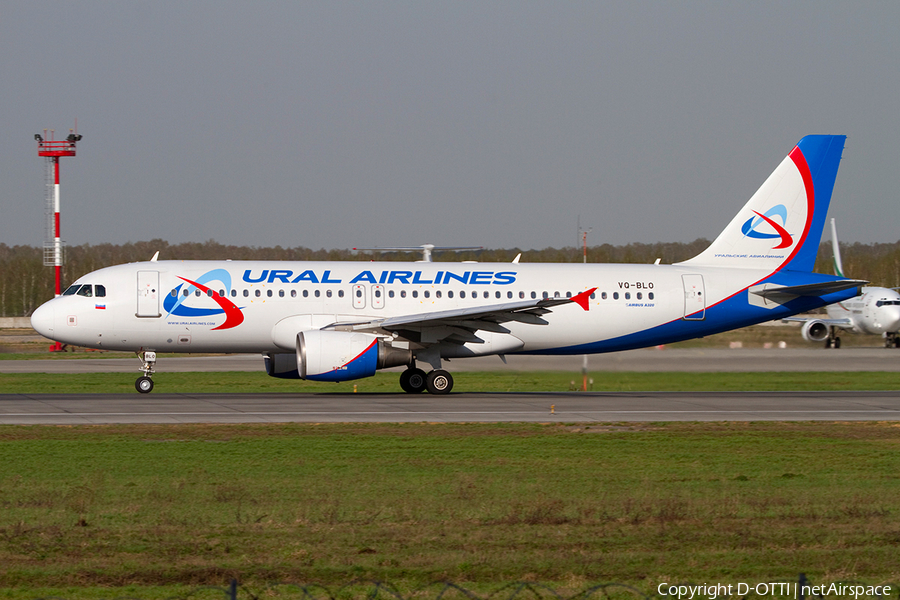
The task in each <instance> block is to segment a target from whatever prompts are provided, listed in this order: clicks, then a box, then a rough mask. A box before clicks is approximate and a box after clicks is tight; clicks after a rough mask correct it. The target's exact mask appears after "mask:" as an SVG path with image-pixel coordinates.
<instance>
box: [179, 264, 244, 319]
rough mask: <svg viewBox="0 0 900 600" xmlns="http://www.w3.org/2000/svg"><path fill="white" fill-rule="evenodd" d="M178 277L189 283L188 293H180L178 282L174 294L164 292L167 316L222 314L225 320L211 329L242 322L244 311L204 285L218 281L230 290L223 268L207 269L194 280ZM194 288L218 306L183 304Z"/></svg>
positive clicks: (229, 279)
mask: <svg viewBox="0 0 900 600" xmlns="http://www.w3.org/2000/svg"><path fill="white" fill-rule="evenodd" d="M178 279H180V280H182V281H184V282H185V283H188V284H189V287H188V288H187V292H188V293H187V295H184V294H182V293H181V290H182V288H183V287H184V284H179V285H178V287H177V288H175V295H174V296H173V295H172V294H166V299H165V300H163V308H164V309H166V312H167V313H168V314H166V317H167V318H168V316H169V315H176V316H179V317H211V316H214V315H221V314H224V315H225V322H224V323H222V324H221V325H219V326H218V327H213V328H212V331H215V330H217V329H231V328H232V327H237V326H238V325H240V324H241V323H243V322H244V313H242V312H241V309H240V308H238V307H237V305H235V304H234V302H232V301H231V300H229V299H228V298H225V297H224V296H222V295H221V294H219V292H216V291H215V290H212V289H210V288H209V287H208V286H206V285H204V284H207V283H211V282H213V281H219V282H221V283H222V284H223V286H224V288H225V290H230V289H231V275H230V274H229V273H228V271H226V270H225V269H213V270H212V271H208V272H206V273H204V274H203V275H201V276H200V277H198V278H197V280H196V281H192V280H190V279H186V278H184V277H179V278H178ZM195 290H199V291H200V292H201V293H202V294H204V295H206V296H207V297H209V298H212V300H213V301H215V303H216V304H218V305H219V308H198V307H194V306H188V305H187V304H185V301H186V300H188V299H189V298H192V297H193V296H194V294H192V292H194V291H195ZM226 293H227V291H226Z"/></svg>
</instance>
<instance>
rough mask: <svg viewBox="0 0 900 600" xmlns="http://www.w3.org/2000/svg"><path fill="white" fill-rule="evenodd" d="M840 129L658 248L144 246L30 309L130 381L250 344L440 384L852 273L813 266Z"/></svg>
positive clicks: (702, 320)
mask: <svg viewBox="0 0 900 600" xmlns="http://www.w3.org/2000/svg"><path fill="white" fill-rule="evenodd" d="M844 139H845V137H844V136H839V135H812V136H807V137H804V138H803V139H802V140H800V141H799V142H798V143H797V146H795V147H794V148H793V149H792V150H791V152H790V153H789V154H788V156H787V157H786V158H784V160H783V161H782V162H781V163H780V164H779V165H778V166H777V167H776V169H775V170H774V172H773V173H772V174H771V175H770V176H769V177H768V178H767V179H766V181H765V182H764V183H763V185H762V187H760V189H759V190H758V191H757V192H756V193H755V194H753V196H752V197H751V198H750V200H749V201H748V202H747V203H746V205H745V206H744V207H743V208H742V209H741V210H740V212H738V214H737V215H736V216H735V217H734V219H733V220H732V221H731V222H730V223H729V224H728V226H727V227H726V228H725V230H724V231H723V232H722V233H721V234H720V235H719V236H718V238H716V240H715V241H714V242H713V243H712V244H711V245H710V246H709V248H707V249H706V250H705V251H703V252H702V253H700V254H699V255H698V256H696V257H694V258H692V259H690V260H687V261H684V262H681V263H676V264H673V265H660V264H654V265H635V264H624V265H611V264H578V263H573V264H518V263H500V264H471V263H432V262H411V263H395V262H274V261H247V262H242V261H161V262H160V261H155V260H152V261H150V262H142V263H133V264H127V265H118V266H113V267H108V268H104V269H100V270H98V271H94V272H92V273H89V274H87V275H85V276H83V277H81V278H79V279H78V280H77V281H76V282H75V283H73V284H72V285H71V286H70V287H69V288H68V289H67V290H66V291H65V292H64V294H63V295H61V296H60V297H58V298H54V299H53V300H50V301H49V302H47V303H45V304H43V305H42V306H40V307H39V308H38V309H37V310H36V311H35V312H34V314H33V315H32V318H31V322H32V325H33V327H34V328H35V330H36V331H38V332H39V333H41V334H42V335H44V336H46V337H48V338H50V339H53V340H58V341H60V342H63V343H67V344H73V345H80V346H87V347H93V348H103V349H109V350H128V351H133V352H136V353H137V354H138V356H139V358H140V359H141V361H142V367H141V370H142V371H143V373H144V374H143V375H142V376H141V377H139V378H138V380H137V381H136V382H135V387H136V388H137V389H138V391H140V392H144V393H146V392H149V391H150V390H151V389H152V388H153V381H152V379H151V376H152V374H153V370H154V367H155V363H156V352H158V351H163V352H259V353H262V354H263V355H264V357H265V366H266V371H267V372H268V374H269V375H272V376H274V377H287V378H300V379H311V380H321V381H347V380H351V379H359V378H362V377H368V376H371V375H373V374H374V373H375V372H376V371H377V370H378V369H383V368H388V367H395V366H404V365H405V366H406V367H407V368H406V370H405V371H403V373H402V374H401V375H400V386H401V388H402V389H403V390H404V391H406V392H408V393H418V392H421V391H423V390H426V389H427V390H428V391H429V392H430V393H433V394H444V393H448V392H449V391H450V390H451V389H452V387H453V378H452V376H451V375H450V373H449V372H447V371H446V370H444V369H442V362H443V361H445V360H450V359H456V358H465V357H469V356H484V355H491V354H496V355H500V356H501V358H502V357H503V356H504V355H506V354H514V353H524V354H592V353H603V352H615V351H618V350H629V349H633V348H642V347H646V346H654V345H657V344H664V343H671V342H676V341H679V340H686V339H691V338H695V337H701V336H705V335H710V334H713V333H718V332H721V331H727V330H729V329H736V328H739V327H745V326H747V325H752V324H754V323H760V322H764V321H771V320H773V319H779V318H783V317H788V316H790V315H794V314H797V313H800V312H806V311H809V310H811V309H815V308H819V307H821V306H824V305H827V304H830V303H833V302H838V301H842V300H847V299H849V298H851V297H853V296H854V295H856V294H857V291H856V288H857V287H858V286H859V285H861V284H863V283H865V282H863V281H857V280H850V279H845V278H843V277H836V276H830V275H821V274H816V273H813V272H812V268H813V265H814V263H815V260H816V254H817V251H818V247H819V241H820V239H821V236H822V230H823V228H824V224H825V215H826V213H827V211H828V205H829V202H830V200H831V193H832V189H833V186H834V181H835V177H836V176H837V170H838V165H839V163H840V159H841V153H842V151H843V147H844ZM154 258H155V257H154ZM420 364H421V365H423V366H426V365H427V366H428V367H430V370H429V371H428V372H426V371H424V370H423V369H421V368H419V366H418V365H420Z"/></svg>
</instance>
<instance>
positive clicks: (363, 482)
mask: <svg viewBox="0 0 900 600" xmlns="http://www.w3.org/2000/svg"><path fill="white" fill-rule="evenodd" d="M898 446H900V425H898V424H896V423H853V424H844V423H833V424H823V423H730V424H716V423H694V424H690V423H687V424H681V423H660V424H648V425H623V424H614V423H611V424H603V425H595V426H590V427H586V426H566V425H524V424H508V425H502V424H501V425H497V424H484V425H480V424H472V425H447V424H444V425H434V424H417V425H390V424H373V425H353V424H346V425H310V424H288V425H175V426H145V425H135V426H93V427H14V426H5V427H0V465H2V466H0V587H2V588H3V589H2V591H0V598H33V597H35V596H40V595H58V596H60V597H65V598H95V597H96V598H99V597H104V598H108V597H113V596H124V595H129V596H134V597H140V598H156V597H166V596H171V595H176V594H180V593H184V592H185V591H186V590H188V589H190V588H191V587H192V586H195V585H200V584H209V585H226V584H227V582H228V581H229V580H230V579H231V578H232V577H235V578H238V579H240V581H242V582H244V583H245V584H248V585H263V584H264V583H265V582H274V581H282V582H284V581H292V582H296V583H309V582H319V583H323V584H328V585H332V586H337V585H340V584H343V583H346V582H347V581H349V580H351V579H354V578H359V577H365V578H373V579H381V580H387V581H391V582H394V583H395V584H397V585H398V586H400V587H401V589H413V588H415V587H416V586H419V585H423V584H426V583H428V582H430V581H433V580H436V579H449V580H453V581H457V582H460V583H466V582H468V583H469V584H470V585H471V587H473V588H474V589H493V588H496V587H497V585H499V584H502V583H504V582H508V581H513V580H521V579H525V580H533V581H541V582H545V583H548V584H551V585H555V586H557V587H559V588H560V589H563V590H574V591H577V590H580V589H583V587H585V586H586V585H587V584H589V583H594V582H607V581H618V582H623V583H629V584H632V585H635V586H636V587H638V588H639V589H642V590H644V591H645V592H653V591H654V590H655V589H656V586H657V585H658V584H659V583H662V582H685V581H692V582H698V583H702V582H710V583H713V582H725V583H733V582H736V581H751V582H753V581H796V577H797V574H798V573H800V572H805V573H806V574H807V575H808V576H809V577H810V579H812V580H814V581H817V582H824V581H833V580H847V579H856V580H862V581H866V582H869V583H881V582H885V581H900V563H898V561H897V559H896V557H897V552H898V546H900V524H898V515H900V453H898ZM896 589H897V588H895V590H896ZM113 591H114V592H115V593H113ZM218 597H221V595H219V596H218Z"/></svg>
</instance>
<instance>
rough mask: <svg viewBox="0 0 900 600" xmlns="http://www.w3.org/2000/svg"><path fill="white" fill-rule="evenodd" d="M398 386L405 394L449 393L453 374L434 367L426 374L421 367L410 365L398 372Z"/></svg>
mask: <svg viewBox="0 0 900 600" xmlns="http://www.w3.org/2000/svg"><path fill="white" fill-rule="evenodd" d="M400 387H401V388H403V391H404V392H406V393H407V394H420V393H422V392H423V391H425V390H428V393H429V394H449V393H450V390H452V389H453V376H452V375H450V373H448V372H447V371H444V370H443V369H435V370H434V371H431V372H430V373H428V374H427V375H426V374H425V371H423V370H422V369H418V368H416V367H410V368H408V369H406V370H405V371H403V373H401V374H400Z"/></svg>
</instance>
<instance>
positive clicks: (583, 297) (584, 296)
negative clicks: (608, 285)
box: [572, 287, 597, 310]
mask: <svg viewBox="0 0 900 600" xmlns="http://www.w3.org/2000/svg"><path fill="white" fill-rule="evenodd" d="M596 291H597V288H595V287H594V288H591V289H589V290H586V291H584V292H581V293H580V294H575V295H574V296H572V302H577V303H578V306H580V307H581V308H583V309H584V310H587V309H588V301H590V299H591V294H593V293H594V292H596Z"/></svg>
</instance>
